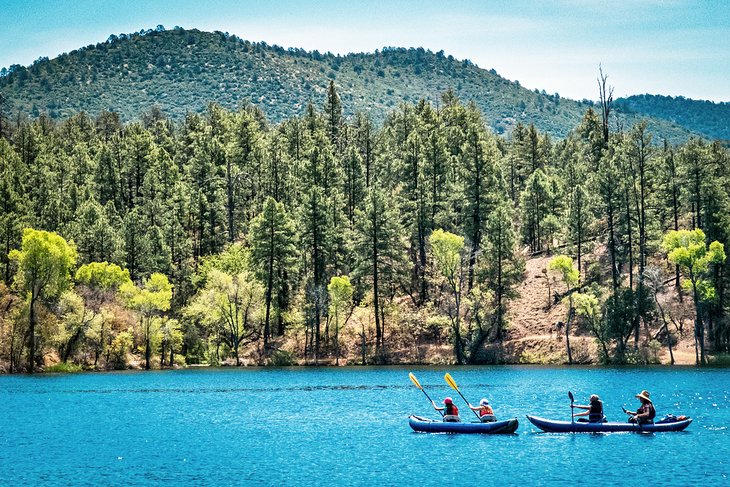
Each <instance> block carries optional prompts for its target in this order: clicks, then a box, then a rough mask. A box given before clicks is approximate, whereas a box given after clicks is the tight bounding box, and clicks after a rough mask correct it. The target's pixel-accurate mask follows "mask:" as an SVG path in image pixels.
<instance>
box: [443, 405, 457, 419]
mask: <svg viewBox="0 0 730 487" xmlns="http://www.w3.org/2000/svg"><path fill="white" fill-rule="evenodd" d="M444 414H446V415H449V416H458V415H459V408H457V407H456V404H454V403H451V404H446V410H445V411H444Z"/></svg>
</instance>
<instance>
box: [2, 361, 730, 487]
mask: <svg viewBox="0 0 730 487" xmlns="http://www.w3.org/2000/svg"><path fill="white" fill-rule="evenodd" d="M409 371H412V372H414V373H415V375H416V376H417V377H418V379H419V380H420V382H421V384H422V385H423V386H424V388H425V389H426V391H427V392H428V393H429V394H430V395H431V397H432V398H434V399H437V400H441V399H443V398H444V397H445V396H446V395H449V396H451V397H453V398H454V400H455V402H456V404H457V405H458V406H459V407H460V409H461V410H462V417H463V418H468V417H469V416H468V414H471V413H470V412H469V411H468V409H466V408H465V407H463V406H464V404H463V400H462V399H461V398H460V397H459V396H458V394H456V392H455V391H453V390H452V389H450V388H449V387H448V386H447V385H446V383H445V382H444V380H443V375H444V373H445V372H450V373H451V374H452V376H453V377H454V379H455V380H456V382H457V384H458V385H459V387H460V389H461V391H462V393H464V395H465V396H466V397H467V398H468V399H469V400H470V401H471V402H472V403H473V404H476V403H477V402H478V401H479V399H480V398H482V397H484V396H486V397H488V398H489V400H490V402H491V403H492V405H493V407H494V409H495V413H496V414H497V416H498V417H499V418H500V419H505V418H508V417H514V416H516V417H517V418H519V420H520V427H519V429H518V430H517V434H515V435H507V436H498V435H497V436H488V435H443V434H419V433H414V432H412V431H411V429H410V428H409V427H408V421H407V416H408V415H409V414H420V415H428V416H431V417H437V414H436V412H435V411H433V409H431V408H430V405H429V404H428V402H427V401H426V399H425V397H424V395H423V393H422V392H421V391H419V390H418V389H416V388H415V387H414V386H413V385H412V384H411V382H410V380H409V379H408V372H409ZM728 372H730V371H729V370H723V369H703V370H700V369H695V368H668V367H656V368H636V369H634V368H621V369H611V368H541V367H470V368H454V367H452V368H449V369H438V368H418V367H412V368H395V367H393V368H391V367H378V368H357V367H351V368H282V369H273V368H270V369H255V368H253V369H217V370H211V369H188V370H177V371H159V372H139V371H135V372H120V373H86V374H73V375H36V376H2V377H0V484H2V485H72V484H73V485H174V484H175V483H180V484H184V485H208V484H215V485H233V484H236V485H377V486H384V485H385V486H389V485H440V486H452V485H453V486H460V487H461V486H464V487H473V486H484V485H512V484H524V485H538V484H539V485H545V484H551V485H578V484H586V483H591V484H596V485H619V484H620V485H628V484H633V485H637V486H648V485H652V486H653V485H690V484H705V485H719V484H727V483H728V475H730V430H728V427H727V425H728V424H730V380H729V376H728ZM642 389H648V390H649V391H650V392H651V395H652V399H653V400H654V404H655V405H656V407H657V414H658V416H663V415H664V414H665V413H674V414H677V415H679V414H685V415H688V416H691V417H692V418H694V420H695V421H694V422H693V423H692V424H691V425H690V427H689V428H688V430H687V431H686V432H683V433H659V434H633V433H614V434H599V435H590V434H546V433H539V432H538V430H537V429H536V428H535V427H533V426H532V425H531V424H530V423H529V422H528V421H527V419H526V418H525V414H528V413H532V414H536V415H538V416H543V417H549V418H556V419H569V418H570V402H569V400H568V397H567V391H568V390H571V391H572V392H573V393H574V394H575V397H576V403H584V404H585V403H586V402H587V400H588V395H590V394H591V393H597V394H599V395H600V396H601V398H602V399H603V401H604V407H605V412H606V415H607V416H608V418H609V420H620V421H623V420H624V419H625V415H624V414H623V413H622V412H621V406H622V405H625V406H627V407H628V408H629V409H635V407H636V405H637V404H638V401H637V400H636V399H635V398H634V394H636V393H638V392H639V391H641V390H642Z"/></svg>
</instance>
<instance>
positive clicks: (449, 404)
mask: <svg viewBox="0 0 730 487" xmlns="http://www.w3.org/2000/svg"><path fill="white" fill-rule="evenodd" d="M431 404H433V408H434V409H435V410H436V411H443V412H444V421H446V422H449V423H458V422H460V421H461V418H460V417H459V408H458V407H456V404H454V400H453V399H451V398H450V397H447V398H446V399H444V407H442V408H441V407H438V406H437V405H436V403H435V402H433V401H431Z"/></svg>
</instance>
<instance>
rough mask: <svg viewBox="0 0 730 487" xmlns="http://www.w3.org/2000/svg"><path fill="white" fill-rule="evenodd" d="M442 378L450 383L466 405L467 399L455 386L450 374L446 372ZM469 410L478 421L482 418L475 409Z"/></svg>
mask: <svg viewBox="0 0 730 487" xmlns="http://www.w3.org/2000/svg"><path fill="white" fill-rule="evenodd" d="M444 379H446V383H447V384H448V385H450V386H451V388H452V389H453V390H455V391H456V392H458V393H459V395H460V396H461V398H462V399H463V400H464V402H465V403H466V404H467V405H468V404H469V401H467V400H466V398H465V397H464V394H462V393H461V391H460V390H459V388H458V387H457V386H456V382H454V379H453V378H452V377H451V374H449V373H448V372H447V373H446V375H445V376H444ZM469 409H471V408H469ZM471 412H472V413H474V416H476V417H477V419H478V420H479V421H481V420H482V418H480V417H479V415H478V414H477V412H476V411H474V410H473V409H471Z"/></svg>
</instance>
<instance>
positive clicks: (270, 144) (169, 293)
mask: <svg viewBox="0 0 730 487" xmlns="http://www.w3.org/2000/svg"><path fill="white" fill-rule="evenodd" d="M605 104H606V105H605V110H603V111H602V113H601V114H596V113H595V112H594V111H593V110H592V109H589V110H588V111H587V112H586V114H585V116H584V118H583V121H582V122H581V124H580V125H579V126H578V127H576V128H575V130H573V131H572V132H571V133H570V135H569V136H568V137H566V138H565V139H562V140H554V139H552V138H551V137H549V136H548V135H546V134H544V133H541V132H540V131H539V130H537V129H536V128H535V126H533V125H530V126H522V125H519V124H518V125H517V126H516V128H515V130H514V131H513V132H512V134H511V137H510V138H501V137H498V136H496V135H494V133H493V131H492V130H490V128H489V126H488V124H487V122H486V121H485V120H484V117H483V115H482V113H481V112H480V111H479V109H478V108H477V107H476V106H475V105H474V104H467V105H464V104H462V103H461V102H460V101H459V100H458V99H457V98H456V96H455V95H454V93H453V92H447V93H445V94H444V95H443V97H442V100H441V102H440V103H439V105H438V106H434V105H433V104H431V103H428V102H425V101H421V102H419V103H416V104H408V103H403V104H401V105H400V106H399V107H398V108H397V109H396V110H394V111H392V112H391V113H390V114H389V115H388V117H387V119H386V120H385V122H384V123H383V124H382V126H377V127H376V126H375V125H374V123H373V121H372V120H370V119H369V118H368V116H367V115H366V114H362V113H358V114H356V115H355V116H352V117H348V118H346V117H345V116H344V115H343V103H342V100H341V99H340V96H339V94H338V91H337V89H336V87H335V84H334V83H333V82H331V83H330V85H329V90H328V94H327V100H326V103H325V105H324V106H323V107H322V109H321V110H318V109H317V108H316V107H314V106H313V105H312V104H309V106H308V107H307V109H306V111H305V114H304V115H303V116H301V117H295V118H290V119H288V120H285V121H283V122H281V123H279V124H277V125H271V124H269V123H268V122H267V120H266V118H265V117H264V115H263V113H262V112H261V111H260V110H259V109H258V108H256V107H254V106H252V105H245V106H243V107H242V108H241V109H239V110H237V111H234V112H232V111H228V110H226V109H224V108H222V107H220V106H218V105H216V104H210V105H209V106H208V109H207V111H206V112H205V113H203V114H192V113H191V114H188V115H187V116H186V117H185V119H184V120H183V121H182V122H180V123H174V122H172V121H170V120H168V119H166V117H165V116H164V114H163V113H162V112H161V111H160V110H159V109H158V108H153V109H151V110H150V111H148V112H146V113H144V114H141V116H140V120H139V121H136V122H132V123H128V124H123V123H121V121H120V118H119V116H118V115H117V114H115V113H111V112H104V113H101V114H100V115H99V116H97V117H95V118H91V117H89V116H87V115H86V114H84V113H80V114H78V115H75V116H73V117H71V118H68V119H66V120H64V121H62V122H55V121H53V120H52V119H50V118H48V117H46V116H44V115H41V116H40V117H38V118H36V119H33V120H24V119H18V120H15V121H14V122H13V123H9V124H7V125H4V126H3V134H2V137H1V138H0V205H2V212H1V213H0V242H2V251H0V267H1V269H0V270H1V277H2V283H4V284H0V325H1V326H0V361H2V363H3V364H5V367H6V368H7V369H8V370H10V371H19V370H29V371H32V370H33V369H34V368H36V367H38V366H43V365H44V363H46V361H47V358H48V357H47V356H48V354H49V353H50V354H55V355H56V356H57V357H58V358H59V359H60V360H62V361H63V362H68V363H76V364H82V365H84V366H87V367H98V368H115V367H125V366H126V364H127V361H128V359H129V357H131V356H133V354H136V355H137V356H138V357H139V359H140V362H143V363H144V365H145V367H146V368H150V367H152V366H156V365H155V364H160V365H162V366H172V365H174V364H176V363H183V362H186V363H189V364H193V363H203V362H204V363H212V364H217V363H222V362H225V361H227V360H232V361H234V363H236V364H241V363H243V361H244V360H246V361H248V362H249V363H250V362H253V363H275V364H282V363H291V362H292V361H294V360H302V361H303V362H305V363H319V362H320V361H322V360H323V359H327V360H330V359H332V360H337V361H339V358H340V357H342V356H343V355H345V354H347V351H343V349H342V344H343V340H342V333H343V330H344V329H347V328H346V327H347V326H348V322H349V323H350V328H352V327H353V325H352V323H354V322H352V321H350V320H351V318H352V316H353V315H357V316H358V323H359V328H360V329H359V330H355V329H353V330H352V332H351V339H350V344H351V346H352V344H354V343H357V344H358V346H359V348H360V352H361V353H360V354H358V350H356V349H354V348H351V349H350V350H349V353H350V355H351V356H358V355H360V356H361V361H362V362H363V363H387V362H391V361H397V360H398V354H399V353H402V350H403V346H404V344H405V346H408V345H409V344H413V343H416V344H418V343H422V342H431V343H449V344H450V346H451V347H452V350H453V360H455V361H456V362H458V363H479V362H485V361H498V360H500V357H499V355H498V354H497V355H495V354H494V353H493V351H494V350H495V347H496V349H499V344H500V343H502V342H503V340H505V339H506V338H508V333H509V321H508V319H507V309H508V306H509V302H510V300H511V299H512V298H513V297H514V296H515V294H516V292H517V291H516V289H517V285H518V284H519V283H521V282H522V280H523V278H524V276H523V268H524V267H523V266H524V262H523V260H524V257H525V255H526V254H530V253H536V254H540V253H544V252H561V253H566V254H570V255H572V256H574V257H575V262H576V264H577V266H576V268H575V269H574V270H573V268H572V266H573V263H572V260H571V259H569V258H566V259H567V260H565V259H564V260H562V261H560V262H558V263H557V264H556V265H551V266H550V267H551V272H555V271H560V272H562V274H561V275H562V276H563V279H562V280H563V282H564V283H565V286H564V288H563V289H562V291H561V292H563V291H564V292H563V295H562V297H567V298H569V304H568V310H569V316H568V318H567V326H566V339H569V335H570V333H573V332H574V331H575V330H578V332H581V333H591V334H593V335H594V336H595V338H596V340H597V342H598V343H599V344H600V350H602V351H603V352H602V358H603V360H605V361H618V362H621V361H627V360H634V359H635V358H636V357H637V356H639V351H640V350H641V349H642V348H646V347H647V346H648V345H649V342H652V341H660V342H663V343H664V344H667V345H669V346H670V347H671V344H672V343H673V340H675V339H676V336H675V335H676V334H677V333H679V330H674V329H671V328H670V327H669V326H668V325H667V320H666V316H665V315H662V317H660V315H659V313H658V312H657V304H658V303H659V302H658V301H657V299H656V296H657V294H658V293H660V292H661V289H659V288H660V287H661V285H664V284H667V283H669V284H671V285H672V286H675V287H676V293H678V298H677V299H688V300H694V302H695V304H696V312H697V317H696V326H695V327H694V329H695V336H696V339H697V344H698V361H701V362H704V361H705V360H706V347H709V348H710V349H711V350H714V351H727V350H728V347H730V326H728V325H727V321H726V309H725V308H726V306H727V298H728V296H727V294H728V286H727V280H728V272H727V267H726V266H727V264H726V263H725V261H724V254H722V259H721V258H720V253H719V251H720V250H722V249H720V248H718V245H719V246H720V247H721V246H722V244H724V243H725V242H726V241H727V238H728V233H729V232H730V218H728V217H729V216H730V194H729V190H728V187H727V184H726V182H727V181H728V174H727V172H728V171H729V170H730V164H728V162H729V161H728V158H729V154H728V151H727V150H726V149H725V148H723V147H722V146H721V145H720V144H719V143H707V142H705V141H702V140H699V139H691V140H689V141H688V142H687V143H686V144H684V145H682V146H672V145H669V144H667V143H664V144H657V143H655V142H654V141H653V140H652V136H651V134H649V133H648V131H647V128H646V125H645V124H643V123H640V124H637V125H636V126H634V127H631V128H627V129H626V130H624V131H612V130H610V127H609V123H608V121H607V117H608V116H609V112H610V108H611V105H610V104H611V99H610V96H609V97H607V99H606V100H605ZM24 229H25V230H24ZM680 229H691V230H695V229H702V230H704V233H703V234H702V238H701V240H702V242H701V243H702V247H703V248H705V241H706V243H707V244H710V243H711V242H715V241H717V244H715V243H713V244H712V245H710V247H709V248H710V250H709V251H708V250H707V249H705V250H706V252H710V254H711V255H712V256H713V257H712V258H705V260H704V261H702V262H703V263H701V264H700V265H699V267H693V266H694V265H695V262H694V261H691V259H690V260H688V259H687V258H686V256H682V255H679V254H678V253H677V252H678V251H677V248H680V247H682V246H683V245H684V243H686V242H684V241H683V240H681V239H679V240H677V239H676V238H675V239H674V240H671V239H670V240H666V239H665V240H664V241H663V240H662V238H663V235H664V234H665V233H666V232H667V231H670V230H680ZM663 242H664V243H663ZM672 242H674V243H672ZM693 245H699V243H698V242H694V243H693ZM602 248H605V251H603V252H602V251H601V249H602ZM662 249H663V250H662ZM698 249H699V247H695V248H694V250H698ZM662 252H668V253H669V254H670V260H671V262H672V264H669V263H667V261H666V260H662V255H664V254H662ZM589 253H592V254H591V255H594V256H598V257H595V258H594V259H593V261H592V262H587V261H586V257H585V256H586V255H587V254H589ZM679 253H681V252H679ZM703 256H704V254H703V255H698V256H697V259H701V258H703ZM690 261H691V262H690ZM675 265H676V267H675ZM667 269H669V272H667ZM546 272H547V270H546ZM652 272H654V273H655V274H656V273H657V272H658V273H659V275H660V277H659V278H658V279H650V277H651V276H653V275H654V274H652ZM664 274H666V279H664V278H663V277H662V276H664ZM682 277H686V278H687V279H688V281H689V282H690V285H689V287H687V289H690V290H691V291H692V292H691V293H686V292H685V293H683V291H682V290H681V282H680V281H681V280H682ZM665 281H667V282H665ZM657 282H658V284H657ZM574 298H575V299H574ZM662 320H663V321H662ZM571 322H572V323H573V328H570V326H571ZM657 330H658V331H657ZM567 347H568V358H569V361H572V357H571V354H570V344H569V343H567Z"/></svg>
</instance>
